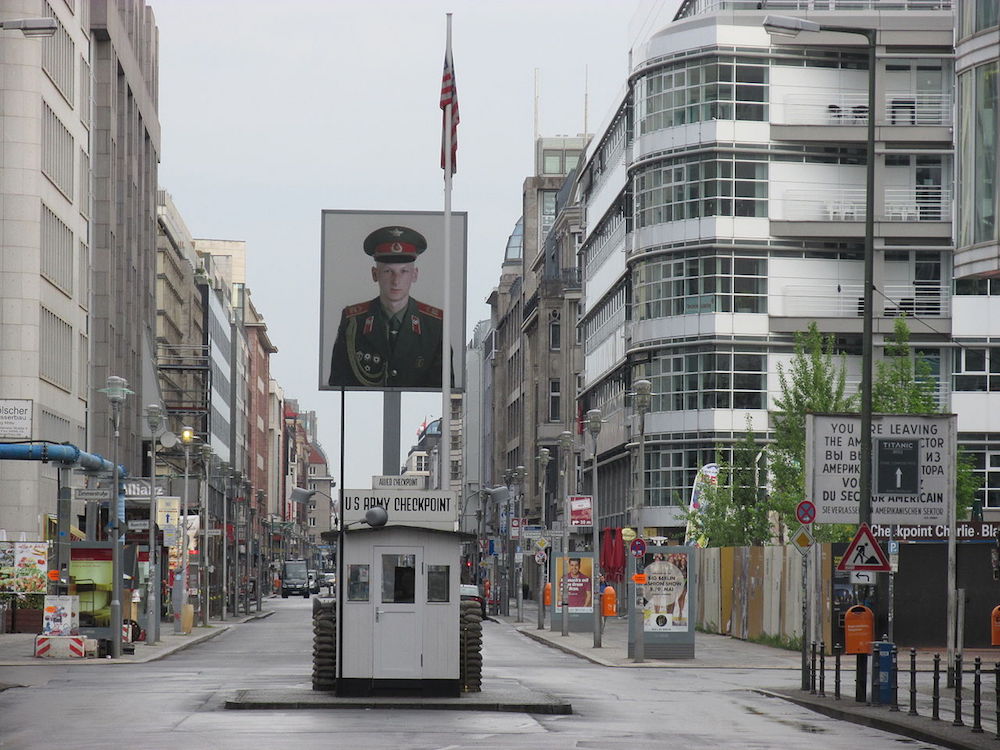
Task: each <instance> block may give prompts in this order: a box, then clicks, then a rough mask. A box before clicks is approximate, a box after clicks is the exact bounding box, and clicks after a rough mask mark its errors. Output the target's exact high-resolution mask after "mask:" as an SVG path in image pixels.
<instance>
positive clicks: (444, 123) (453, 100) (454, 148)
mask: <svg viewBox="0 0 1000 750" xmlns="http://www.w3.org/2000/svg"><path fill="white" fill-rule="evenodd" d="M449 104H450V105H451V123H450V124H449V122H448V105H449ZM458 122H459V119H458V87H457V86H456V84H455V62H454V60H452V57H451V40H450V39H449V40H448V46H447V48H446V49H445V52H444V73H443V75H442V76H441V169H447V168H448V164H447V163H446V159H445V136H446V135H447V133H448V128H449V127H450V128H451V173H452V174H455V172H457V171H458V163H457V161H458Z"/></svg>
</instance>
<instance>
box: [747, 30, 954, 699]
mask: <svg viewBox="0 0 1000 750" xmlns="http://www.w3.org/2000/svg"><path fill="white" fill-rule="evenodd" d="M764 28H765V29H766V30H767V32H768V33H769V34H775V35H778V36H787V37H795V36H798V34H799V33H800V32H802V31H805V32H817V31H835V32H839V33H842V34H856V35H858V36H863V37H864V38H865V41H866V42H867V46H868V133H867V143H866V146H867V153H866V157H865V159H866V162H867V164H866V166H867V171H866V174H865V266H864V295H863V300H864V301H863V305H864V310H863V312H864V317H863V329H862V331H863V332H862V338H861V456H862V460H861V477H860V503H859V506H858V520H859V522H860V523H863V524H870V523H871V516H872V461H871V456H872V368H873V363H874V346H873V327H874V317H875V311H874V309H873V308H874V289H875V282H874V278H875V65H876V59H875V51H876V48H875V29H866V28H862V27H858V26H827V25H825V24H820V23H816V22H815V21H808V20H806V19H804V18H795V17H792V16H770V15H769V16H765V17H764ZM805 559H806V558H803V562H805ZM954 606H955V605H954V602H953V600H952V597H949V599H948V627H949V631H950V629H951V628H952V627H953V622H954ZM950 632H951V631H950ZM807 638H808V634H807V633H805V632H804V630H803V633H802V643H803V647H802V686H803V688H806V687H808V685H807V681H808V674H807V672H808V670H807V663H806V659H807V655H806V649H805V643H806V640H807ZM952 643H953V640H952V639H951V638H949V640H948V644H949V659H948V663H949V664H950V663H951V652H950V648H951V644H952Z"/></svg>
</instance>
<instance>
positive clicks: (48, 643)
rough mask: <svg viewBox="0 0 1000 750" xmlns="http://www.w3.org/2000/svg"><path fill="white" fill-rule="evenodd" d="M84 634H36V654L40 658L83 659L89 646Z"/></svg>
mask: <svg viewBox="0 0 1000 750" xmlns="http://www.w3.org/2000/svg"><path fill="white" fill-rule="evenodd" d="M86 640H87V638H85V637H84V636H82V635H36V636H35V656H36V657H38V658H39V659H82V658H83V657H84V656H86V653H87V647H86V643H85V641H86Z"/></svg>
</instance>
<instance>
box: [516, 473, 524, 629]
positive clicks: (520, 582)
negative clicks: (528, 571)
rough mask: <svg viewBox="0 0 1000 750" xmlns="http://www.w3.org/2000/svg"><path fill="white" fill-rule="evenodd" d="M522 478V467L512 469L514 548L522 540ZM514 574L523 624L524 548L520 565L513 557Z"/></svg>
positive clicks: (519, 614)
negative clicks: (514, 525)
mask: <svg viewBox="0 0 1000 750" xmlns="http://www.w3.org/2000/svg"><path fill="white" fill-rule="evenodd" d="M524 477H525V470H524V466H522V465H520V464H518V466H517V468H516V469H514V483H515V484H516V485H517V497H516V498H515V510H516V512H517V542H516V543H515V546H516V547H520V546H521V540H522V539H524V529H523V528H522V526H521V520H522V518H523V517H524ZM514 572H515V574H516V578H515V581H514V585H515V586H517V590H516V591H515V592H514V595H515V601H516V602H517V622H524V611H523V608H524V548H523V547H522V549H521V564H520V565H518V564H517V556H516V554H515V555H514Z"/></svg>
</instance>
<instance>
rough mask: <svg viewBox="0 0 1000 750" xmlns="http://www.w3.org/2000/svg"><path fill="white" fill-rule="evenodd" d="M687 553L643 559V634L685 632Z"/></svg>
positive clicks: (657, 553) (655, 555) (652, 555)
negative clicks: (644, 575)
mask: <svg viewBox="0 0 1000 750" xmlns="http://www.w3.org/2000/svg"><path fill="white" fill-rule="evenodd" d="M688 555H689V552H688V551H685V552H666V553H664V552H653V553H651V554H647V555H646V556H645V558H644V559H645V566H644V570H643V572H644V573H645V574H646V583H645V585H644V586H643V591H642V593H643V608H642V622H643V630H644V631H645V632H647V633H656V632H664V631H675V630H676V631H685V632H686V631H687V629H688Z"/></svg>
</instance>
